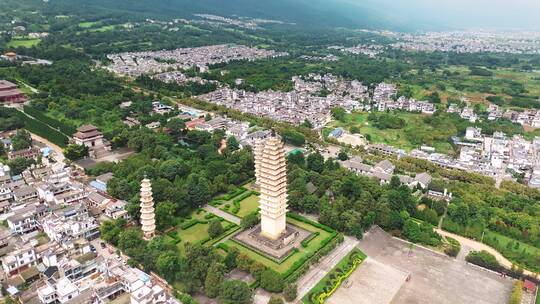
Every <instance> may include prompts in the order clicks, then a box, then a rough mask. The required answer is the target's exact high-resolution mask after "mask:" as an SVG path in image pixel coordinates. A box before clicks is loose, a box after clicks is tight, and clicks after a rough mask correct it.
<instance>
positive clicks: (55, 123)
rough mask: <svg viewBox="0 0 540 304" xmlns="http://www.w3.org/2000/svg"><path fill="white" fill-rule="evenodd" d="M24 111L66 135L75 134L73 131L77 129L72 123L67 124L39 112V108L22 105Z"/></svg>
mask: <svg viewBox="0 0 540 304" xmlns="http://www.w3.org/2000/svg"><path fill="white" fill-rule="evenodd" d="M23 108H24V112H25V113H27V114H28V115H30V116H32V117H34V118H35V119H37V120H39V121H41V122H43V123H45V124H47V125H49V126H51V127H53V128H56V129H58V130H60V132H62V133H64V134H66V135H68V136H71V135H73V134H75V132H77V129H76V128H75V127H74V126H72V125H69V124H67V123H65V122H62V121H59V120H56V119H54V118H51V117H49V116H47V115H45V114H43V112H41V111H40V110H38V109H36V108H34V107H32V106H24V107H23Z"/></svg>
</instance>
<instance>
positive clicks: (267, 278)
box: [261, 268, 285, 292]
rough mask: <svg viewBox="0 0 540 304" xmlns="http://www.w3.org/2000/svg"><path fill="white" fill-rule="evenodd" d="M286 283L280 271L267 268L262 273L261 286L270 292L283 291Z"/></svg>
mask: <svg viewBox="0 0 540 304" xmlns="http://www.w3.org/2000/svg"><path fill="white" fill-rule="evenodd" d="M284 285H285V283H284V282H283V278H282V277H281V276H280V275H279V273H277V272H275V271H274V270H272V269H269V268H268V269H265V270H264V271H263V272H262V273H261V287H262V288H263V289H264V290H267V291H270V292H282V291H283V288H284Z"/></svg>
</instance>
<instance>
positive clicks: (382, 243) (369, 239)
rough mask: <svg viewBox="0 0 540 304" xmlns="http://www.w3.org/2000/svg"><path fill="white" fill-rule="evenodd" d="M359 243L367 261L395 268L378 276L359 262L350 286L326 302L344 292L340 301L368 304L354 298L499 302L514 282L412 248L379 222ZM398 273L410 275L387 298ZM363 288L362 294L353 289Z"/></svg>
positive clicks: (404, 302)
mask: <svg viewBox="0 0 540 304" xmlns="http://www.w3.org/2000/svg"><path fill="white" fill-rule="evenodd" d="M358 247H359V248H360V249H361V250H362V251H364V252H365V253H366V254H367V255H368V257H369V258H370V260H371V259H373V260H375V261H377V262H378V263H380V265H382V266H381V267H391V268H393V269H394V270H393V271H389V270H387V271H386V272H387V273H389V275H388V276H387V277H386V278H383V279H381V276H380V273H381V271H380V270H377V269H376V267H372V268H373V269H372V270H370V269H369V267H368V269H366V267H362V265H361V266H360V267H359V268H358V270H357V271H356V272H355V274H353V276H352V277H351V279H352V281H353V282H352V283H351V286H350V287H349V288H347V286H344V287H342V288H340V289H339V290H338V291H337V292H336V294H334V295H333V296H332V297H331V298H330V299H329V303H338V302H332V300H334V296H337V295H340V294H341V293H345V296H343V297H341V298H339V299H340V301H339V303H340V304H353V303H354V304H356V303H368V302H362V301H361V300H359V299H360V297H364V296H366V295H368V296H373V297H374V298H371V300H370V302H369V303H380V304H433V303H436V304H469V303H475V304H498V303H501V304H502V303H506V302H507V301H508V298H509V296H510V293H511V290H512V287H513V280H511V279H508V278H501V277H500V276H499V275H498V274H496V273H493V272H490V271H486V270H484V269H481V268H479V267H475V266H472V265H469V264H467V263H466V262H465V261H462V260H459V259H453V258H450V257H447V256H444V255H441V254H439V253H435V252H431V251H429V250H425V249H423V248H420V247H418V246H414V248H413V249H411V247H410V246H409V245H408V244H407V243H406V242H403V241H400V240H396V239H394V238H392V237H391V236H389V235H388V234H387V233H386V232H384V231H383V230H382V229H380V228H378V227H374V228H372V229H371V230H370V231H369V232H368V233H366V234H365V235H364V238H363V239H362V240H361V241H360V243H359V245H358ZM365 266H369V263H368V264H366V265H365ZM374 266H377V265H374ZM357 273H358V274H357ZM391 273H395V274H396V275H393V274H391ZM399 273H407V274H410V280H409V281H406V282H403V283H402V285H401V288H399V289H398V290H396V291H395V294H394V295H393V296H392V297H390V295H391V294H389V293H391V292H392V290H391V289H389V288H388V285H392V284H397V282H398V281H399V280H400V277H401V275H399ZM358 275H361V276H362V277H361V278H360V277H357V276H358ZM355 284H357V285H359V286H356V285H355ZM360 285H365V286H360ZM347 289H350V290H347ZM362 291H366V293H365V294H361V293H358V292H362ZM378 294H380V296H377V295H378ZM347 297H348V298H347Z"/></svg>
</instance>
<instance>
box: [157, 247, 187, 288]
mask: <svg viewBox="0 0 540 304" xmlns="http://www.w3.org/2000/svg"><path fill="white" fill-rule="evenodd" d="M155 263H156V269H157V271H158V272H159V273H160V274H161V275H162V276H163V277H164V278H165V279H166V280H167V281H169V282H174V281H175V280H176V279H178V278H180V274H181V273H182V271H183V269H184V261H183V260H182V258H180V256H179V255H178V253H176V252H174V251H165V252H163V253H161V254H160V255H159V256H158V258H157V260H156V262H155Z"/></svg>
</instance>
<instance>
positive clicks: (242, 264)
mask: <svg viewBox="0 0 540 304" xmlns="http://www.w3.org/2000/svg"><path fill="white" fill-rule="evenodd" d="M252 264H253V261H252V260H251V258H250V257H249V256H248V255H246V254H245V253H240V254H238V255H237V256H236V267H238V269H240V270H244V271H248V272H249V270H250V269H251V265H252Z"/></svg>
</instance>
